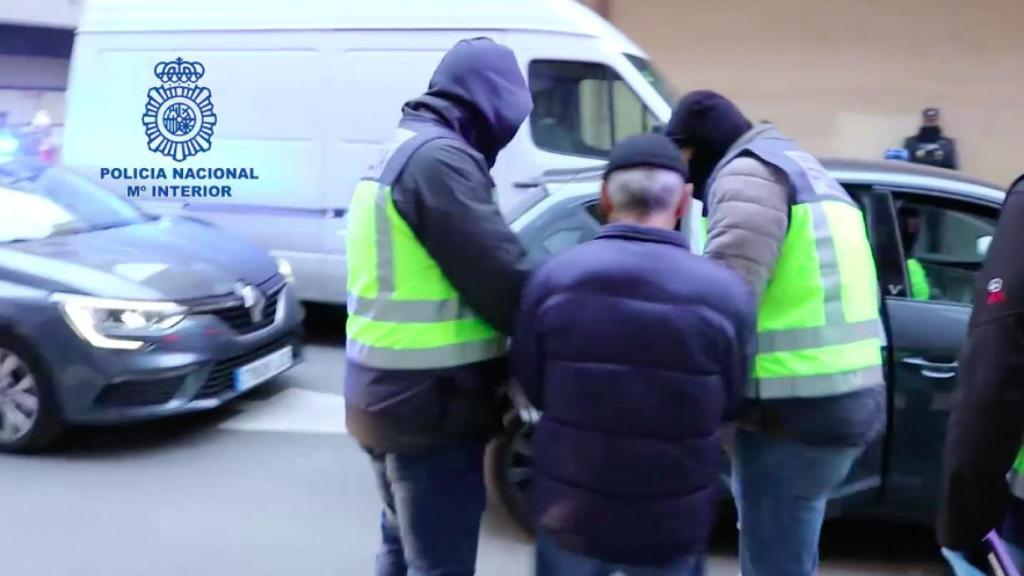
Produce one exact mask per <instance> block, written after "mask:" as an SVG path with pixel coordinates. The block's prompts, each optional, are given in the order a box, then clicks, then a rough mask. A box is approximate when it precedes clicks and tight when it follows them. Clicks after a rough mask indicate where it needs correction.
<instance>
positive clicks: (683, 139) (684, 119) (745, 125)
mask: <svg viewBox="0 0 1024 576" xmlns="http://www.w3.org/2000/svg"><path fill="white" fill-rule="evenodd" d="M753 127H754V125H753V124H751V123H750V120H747V117H746V116H744V115H743V113H742V112H740V109H739V108H737V107H736V105H735V104H733V103H732V101H730V100H729V99H728V98H726V97H725V96H722V95H721V94H719V93H717V92H712V91H711V90H696V91H694V92H690V93H689V94H687V95H686V96H683V98H682V99H681V100H680V101H679V104H677V105H676V109H675V110H673V111H672V118H670V119H669V121H668V125H667V126H666V127H665V136H668V137H669V138H671V139H672V140H674V141H675V142H676V144H678V145H679V147H680V148H682V147H689V146H692V147H694V148H707V149H710V150H715V151H721V153H722V154H725V151H726V150H728V149H729V147H730V146H732V145H733V143H734V142H736V141H737V140H739V138H740V136H743V135H744V134H745V133H747V132H748V131H749V130H750V129H751V128H753Z"/></svg>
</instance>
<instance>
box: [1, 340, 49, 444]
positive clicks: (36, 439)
mask: <svg viewBox="0 0 1024 576" xmlns="http://www.w3.org/2000/svg"><path fill="white" fill-rule="evenodd" d="M52 390H53V388H52V386H51V382H50V378H49V376H48V374H47V373H46V371H45V370H44V369H43V368H42V364H41V363H40V362H39V361H37V360H36V357H35V355H34V354H33V353H32V352H31V349H29V348H28V347H27V346H25V345H24V344H22V343H21V342H20V341H19V340H16V339H14V338H11V337H9V336H5V335H3V334H0V451H3V452H22V453H27V452H36V451H39V450H42V449H44V448H46V447H48V446H50V445H51V444H52V443H53V442H54V441H55V440H56V439H57V437H58V436H59V434H60V432H61V429H62V427H63V426H62V422H61V418H60V414H59V412H58V410H57V406H56V402H55V399H54V398H53V394H52Z"/></svg>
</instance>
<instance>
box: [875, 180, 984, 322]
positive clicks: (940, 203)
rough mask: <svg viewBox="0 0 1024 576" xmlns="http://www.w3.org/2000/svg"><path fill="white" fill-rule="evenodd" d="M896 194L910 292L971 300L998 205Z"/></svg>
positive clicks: (941, 298) (914, 296)
mask: <svg viewBox="0 0 1024 576" xmlns="http://www.w3.org/2000/svg"><path fill="white" fill-rule="evenodd" d="M894 199H895V201H896V215H897V219H898V222H899V236H900V244H901V246H902V249H903V255H904V259H905V264H906V273H907V286H909V287H910V290H909V293H910V297H911V298H912V299H915V300H928V301H939V302H955V303H960V304H970V303H971V302H972V300H973V297H974V278H975V275H976V274H977V272H978V271H979V270H980V269H981V265H982V263H983V262H984V260H985V253H986V251H987V249H988V242H990V241H991V239H992V235H993V234H994V233H995V228H996V218H997V217H998V215H997V213H996V211H995V209H993V208H988V207H985V206H978V205H973V204H968V203H963V202H955V201H949V200H944V199H941V198H931V197H928V196H924V195H913V194H896V195H894Z"/></svg>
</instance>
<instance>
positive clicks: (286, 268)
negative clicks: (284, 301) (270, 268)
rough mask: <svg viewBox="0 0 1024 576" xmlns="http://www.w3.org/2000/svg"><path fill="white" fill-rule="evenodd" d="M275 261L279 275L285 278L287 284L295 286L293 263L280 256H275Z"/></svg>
mask: <svg viewBox="0 0 1024 576" xmlns="http://www.w3.org/2000/svg"><path fill="white" fill-rule="evenodd" d="M274 260H275V261H276V262H277V273H278V274H280V275H281V276H284V280H285V282H287V283H289V284H294V283H295V272H294V271H293V270H292V263H291V262H289V261H287V260H285V259H284V258H281V257H280V256H275V257H274Z"/></svg>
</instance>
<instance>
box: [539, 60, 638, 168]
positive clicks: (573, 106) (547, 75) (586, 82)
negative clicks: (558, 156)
mask: <svg viewBox="0 0 1024 576" xmlns="http://www.w3.org/2000/svg"><path fill="white" fill-rule="evenodd" d="M529 76H530V91H531V92H532V94H533V102H534V106H533V112H532V113H531V114H530V129H531V131H532V133H533V140H534V142H535V143H536V144H537V146H538V147H540V148H541V149H544V150H548V151H550V152H557V153H563V154H573V155H578V156H589V157H594V158H605V157H607V156H608V153H609V152H610V151H611V149H612V147H613V146H614V145H615V143H616V142H618V141H619V140H622V139H623V138H625V137H627V136H631V135H633V134H638V133H640V132H648V131H650V129H651V127H652V126H654V125H655V124H656V123H657V118H656V117H655V116H654V115H653V114H652V113H651V112H650V111H649V110H648V109H647V107H646V106H645V105H644V103H643V101H641V100H640V98H639V97H638V96H637V95H636V93H635V92H633V89H632V88H631V87H630V86H629V84H627V83H626V82H625V80H623V79H622V77H621V76H619V74H618V73H617V72H616V71H615V70H613V69H612V68H610V67H608V66H605V65H603V64H591V63H584V62H567V61H551V60H538V61H534V62H531V63H530V69H529Z"/></svg>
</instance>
